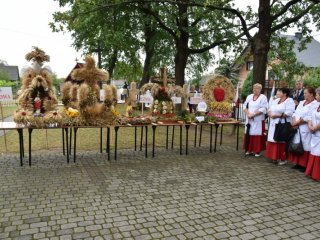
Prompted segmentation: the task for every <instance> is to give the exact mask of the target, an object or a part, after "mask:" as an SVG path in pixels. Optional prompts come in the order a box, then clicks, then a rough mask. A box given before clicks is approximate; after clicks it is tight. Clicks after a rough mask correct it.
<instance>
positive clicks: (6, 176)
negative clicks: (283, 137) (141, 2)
mask: <svg viewBox="0 0 320 240" xmlns="http://www.w3.org/2000/svg"><path fill="white" fill-rule="evenodd" d="M191 146H192V145H191V143H190V149H189V150H190V153H189V155H183V156H180V154H179V149H178V148H177V149H173V150H171V149H170V151H169V150H166V149H161V148H159V149H157V151H156V157H155V158H152V159H151V158H148V159H145V158H144V155H143V153H141V152H140V151H136V152H135V151H132V150H120V151H119V156H118V157H119V160H118V161H117V162H115V161H106V160H105V159H106V155H105V154H100V153H96V152H94V151H88V152H86V151H80V152H79V155H78V159H77V163H76V164H74V163H69V164H67V163H66V162H65V160H64V159H61V153H52V152H50V153H47V152H41V153H37V152H35V154H34V156H33V165H32V166H31V167H29V166H23V167H20V166H19V156H18V155H17V154H8V155H4V158H2V159H1V161H0V183H1V184H0V195H1V198H0V239H10V238H13V239H45V238H48V239H58V240H60V239H97V240H98V239H234V240H235V239H237V240H239V239H242V240H243V239H259V238H260V239H272V240H273V239H319V238H320V224H319V222H320V217H319V216H320V211H319V208H318V206H319V205H320V200H319V196H318V193H319V191H320V185H319V184H318V183H317V182H314V181H312V180H310V179H309V178H305V177H304V175H303V174H300V173H297V172H295V171H292V170H291V168H290V167H291V166H290V164H288V165H286V166H283V167H281V168H279V167H277V166H274V165H273V164H270V163H269V162H268V161H267V160H266V159H265V158H263V157H260V158H252V157H246V158H245V157H244V156H243V154H242V153H241V152H240V151H239V152H237V151H235V150H234V148H233V146H232V147H230V146H223V145H222V146H219V147H218V152H217V153H211V154H210V153H209V148H208V146H206V147H202V148H191ZM1 157H2V156H1ZM26 179H27V180H28V185H26ZM274 179H277V183H276V184H275V183H274ZM12 189H13V190H12Z"/></svg>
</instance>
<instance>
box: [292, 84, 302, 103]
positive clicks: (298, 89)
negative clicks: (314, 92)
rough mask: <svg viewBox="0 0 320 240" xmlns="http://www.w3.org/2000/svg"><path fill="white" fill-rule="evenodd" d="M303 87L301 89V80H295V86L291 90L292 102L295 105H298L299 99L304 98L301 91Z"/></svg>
mask: <svg viewBox="0 0 320 240" xmlns="http://www.w3.org/2000/svg"><path fill="white" fill-rule="evenodd" d="M303 91H304V89H303V83H302V81H301V80H297V81H296V88H295V90H294V92H293V100H294V103H295V104H296V106H298V105H299V102H300V101H303V100H304V93H303Z"/></svg>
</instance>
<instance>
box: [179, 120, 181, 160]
mask: <svg viewBox="0 0 320 240" xmlns="http://www.w3.org/2000/svg"><path fill="white" fill-rule="evenodd" d="M179 127H180V155H182V125H180V126H179Z"/></svg>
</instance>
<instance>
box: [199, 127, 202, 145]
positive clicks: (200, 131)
mask: <svg viewBox="0 0 320 240" xmlns="http://www.w3.org/2000/svg"><path fill="white" fill-rule="evenodd" d="M201 140H202V125H200V138H199V147H201Z"/></svg>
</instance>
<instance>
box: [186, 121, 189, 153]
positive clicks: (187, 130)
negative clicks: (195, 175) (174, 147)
mask: <svg viewBox="0 0 320 240" xmlns="http://www.w3.org/2000/svg"><path fill="white" fill-rule="evenodd" d="M189 128H190V125H186V155H188V145H189Z"/></svg>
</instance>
